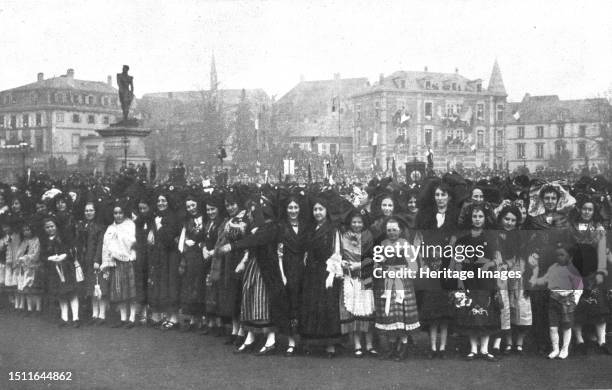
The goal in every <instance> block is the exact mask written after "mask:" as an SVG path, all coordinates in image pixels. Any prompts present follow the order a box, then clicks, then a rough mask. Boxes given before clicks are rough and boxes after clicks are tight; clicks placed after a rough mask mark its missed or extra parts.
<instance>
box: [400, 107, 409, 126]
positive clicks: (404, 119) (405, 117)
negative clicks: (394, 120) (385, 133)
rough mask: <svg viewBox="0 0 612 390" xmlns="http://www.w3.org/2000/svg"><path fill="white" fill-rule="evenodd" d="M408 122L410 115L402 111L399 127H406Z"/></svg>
mask: <svg viewBox="0 0 612 390" xmlns="http://www.w3.org/2000/svg"><path fill="white" fill-rule="evenodd" d="M408 121H410V114H408V112H406V110H403V111H402V115H401V119H400V125H402V126H406V125H407V124H408Z"/></svg>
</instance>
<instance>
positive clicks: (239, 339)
mask: <svg viewBox="0 0 612 390" xmlns="http://www.w3.org/2000/svg"><path fill="white" fill-rule="evenodd" d="M245 340H246V337H245V336H236V339H235V340H234V346H235V347H239V346H241V345H242V344H244V341H245Z"/></svg>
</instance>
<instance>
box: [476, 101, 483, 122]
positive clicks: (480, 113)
mask: <svg viewBox="0 0 612 390" xmlns="http://www.w3.org/2000/svg"><path fill="white" fill-rule="evenodd" d="M476 119H478V120H479V121H481V120H483V119H484V104H482V103H478V104H477V105H476Z"/></svg>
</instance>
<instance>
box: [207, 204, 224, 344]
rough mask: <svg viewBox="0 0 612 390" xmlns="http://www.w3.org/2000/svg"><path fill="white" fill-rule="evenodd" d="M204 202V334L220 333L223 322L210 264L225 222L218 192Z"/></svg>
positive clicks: (217, 291) (217, 283) (215, 282)
mask: <svg viewBox="0 0 612 390" xmlns="http://www.w3.org/2000/svg"><path fill="white" fill-rule="evenodd" d="M205 204H206V217H207V220H206V226H205V227H204V241H203V243H202V244H203V245H202V259H203V262H204V277H205V280H206V289H205V293H204V297H205V300H206V301H205V313H206V319H207V322H208V323H207V325H206V326H205V327H204V329H202V332H201V333H202V334H204V335H206V334H209V333H210V332H213V333H216V334H217V335H219V336H220V335H222V333H223V322H222V319H221V317H220V311H219V283H220V281H218V280H217V281H213V280H212V277H211V265H212V261H213V255H214V253H215V244H216V243H217V239H218V235H219V231H220V229H221V228H222V226H223V223H224V222H225V219H224V217H223V216H224V213H225V204H224V203H223V196H222V195H221V194H220V193H218V192H213V193H212V194H211V195H210V196H209V197H208V198H206V201H205Z"/></svg>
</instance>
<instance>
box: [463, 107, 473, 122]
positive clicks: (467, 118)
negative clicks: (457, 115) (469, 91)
mask: <svg viewBox="0 0 612 390" xmlns="http://www.w3.org/2000/svg"><path fill="white" fill-rule="evenodd" d="M461 121H462V122H467V123H469V124H471V123H472V107H468V108H467V110H465V112H464V113H463V114H462V115H461Z"/></svg>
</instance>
